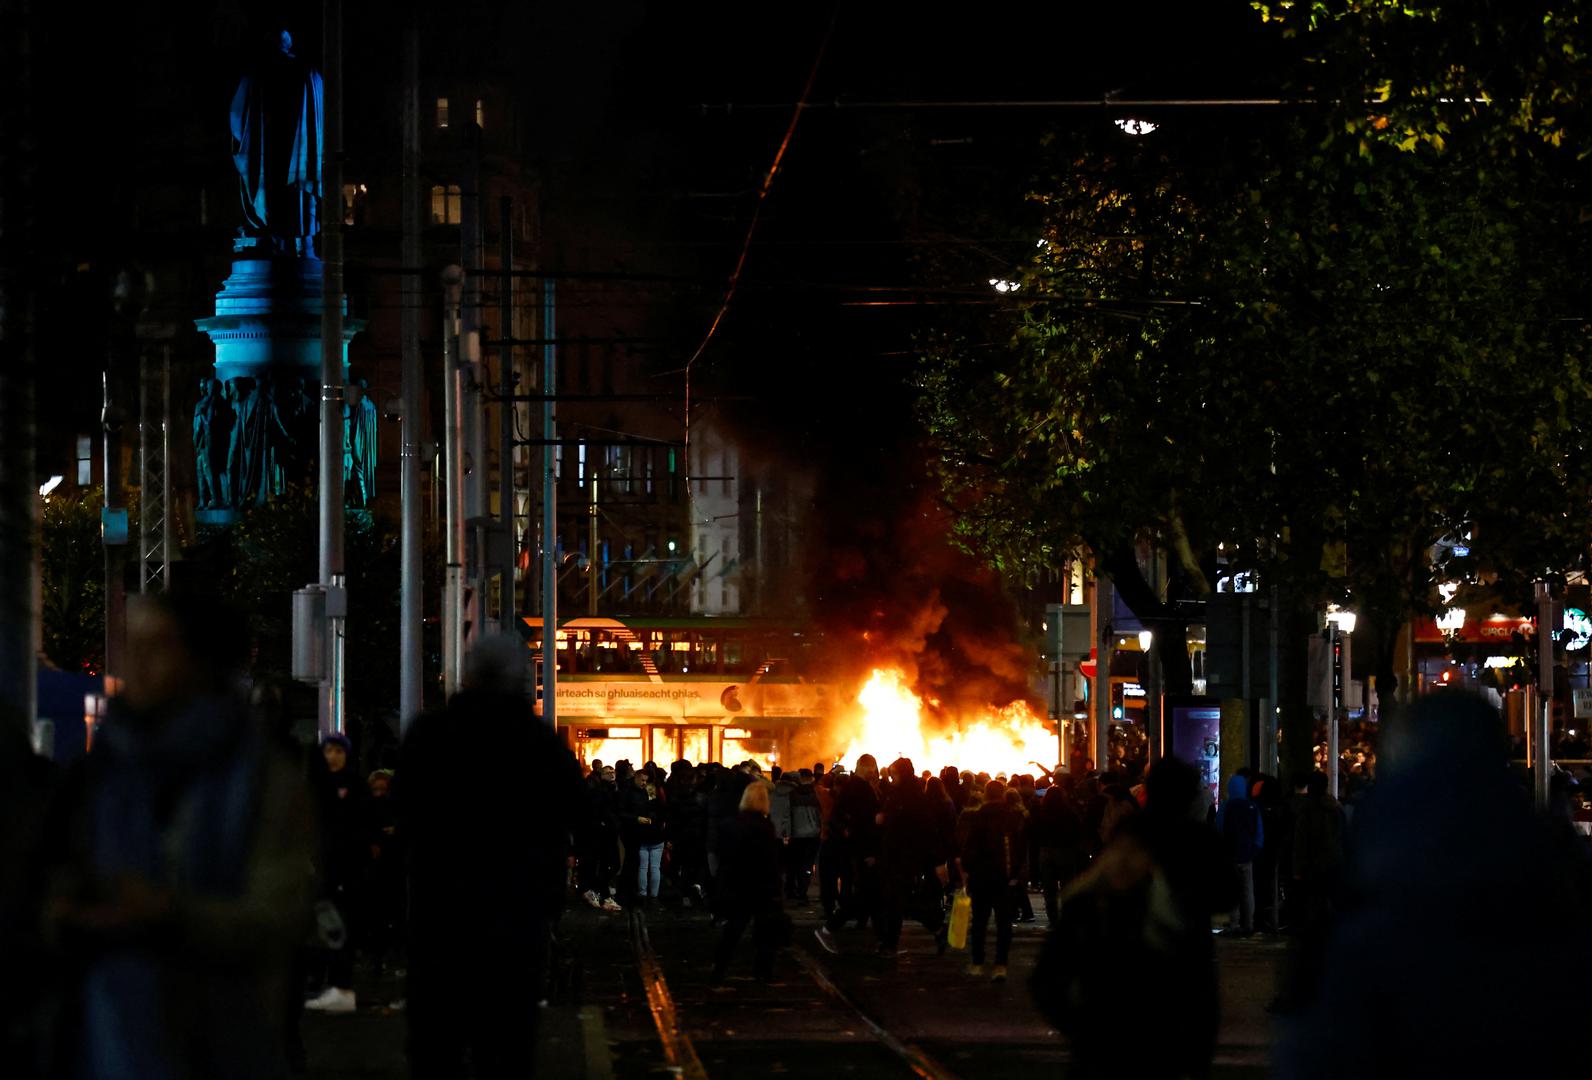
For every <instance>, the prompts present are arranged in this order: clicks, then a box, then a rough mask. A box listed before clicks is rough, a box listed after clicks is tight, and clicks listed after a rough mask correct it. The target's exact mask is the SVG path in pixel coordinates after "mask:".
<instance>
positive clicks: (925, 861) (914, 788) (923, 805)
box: [874, 758, 950, 956]
mask: <svg viewBox="0 0 1592 1080" xmlns="http://www.w3.org/2000/svg"><path fill="white" fill-rule="evenodd" d="M890 779H891V783H890V786H889V787H888V788H886V789H885V795H884V798H883V800H882V803H881V806H880V811H879V817H880V818H881V819H882V821H881V823H880V832H879V854H880V859H879V908H878V919H877V921H876V923H875V927H874V929H875V931H876V933H877V935H878V939H879V953H880V955H881V956H894V955H895V954H896V952H897V950H898V948H899V946H900V943H901V926H902V923H903V922H904V921H905V920H906V919H907V918H909V917H910V918H912V919H915V920H917V921H918V922H921V923H922V924H923V925H924V926H925V927H927V928H928V929H929V930H930V931H931V932H932V933H934V934H935V935H936V936H937V937H939V935H941V933H942V931H943V929H944V920H943V918H942V915H943V912H942V910H941V907H940V904H939V898H940V895H941V890H942V888H943V886H944V884H945V881H946V880H947V872H946V863H947V862H948V861H949V859H950V852H949V850H948V849H947V848H946V847H945V845H944V844H942V843H941V835H942V834H941V832H940V829H939V827H938V825H939V823H938V821H937V819H936V817H935V812H934V807H933V806H932V805H931V804H930V803H929V800H928V796H927V795H926V794H925V793H924V790H923V780H922V779H921V778H919V776H918V775H917V771H916V770H915V769H914V768H913V767H912V762H911V761H910V760H909V759H907V758H898V759H896V761H894V762H893V763H891V765H890Z"/></svg>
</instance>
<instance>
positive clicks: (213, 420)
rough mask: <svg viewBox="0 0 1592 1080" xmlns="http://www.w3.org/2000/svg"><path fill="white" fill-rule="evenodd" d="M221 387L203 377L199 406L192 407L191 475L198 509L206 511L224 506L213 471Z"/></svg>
mask: <svg viewBox="0 0 1592 1080" xmlns="http://www.w3.org/2000/svg"><path fill="white" fill-rule="evenodd" d="M220 391H221V384H220V383H218V382H217V381H216V380H215V379H212V378H210V377H209V376H206V377H205V378H203V379H200V380H199V403H198V404H197V405H195V406H194V407H193V450H194V475H195V477H196V478H197V480H198V486H199V499H198V502H199V509H201V510H209V509H212V508H214V507H217V506H223V505H225V503H226V495H225V493H224V492H223V491H222V488H221V480H220V477H219V475H218V474H217V470H216V457H217V454H216V448H217V443H218V442H219V441H220V440H218V439H217V438H216V436H217V435H218V431H217V428H222V427H224V425H223V424H222V423H221V412H222V410H224V409H225V408H226V402H225V400H223V398H222V396H221V393H220Z"/></svg>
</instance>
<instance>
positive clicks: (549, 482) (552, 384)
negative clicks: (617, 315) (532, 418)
mask: <svg viewBox="0 0 1592 1080" xmlns="http://www.w3.org/2000/svg"><path fill="white" fill-rule="evenodd" d="M554 310H555V297H554V292H553V279H552V278H544V279H543V280H542V336H543V338H544V339H545V341H544V344H543V345H542V396H543V401H542V722H543V723H545V724H546V725H547V726H548V727H550V728H552V729H553V730H554V731H557V730H558V564H557V562H556V561H555V552H557V550H558V458H557V456H556V455H555V453H554V449H555V447H554V445H553V443H554V440H556V439H557V438H558V418H557V415H556V414H555V413H554V411H553V395H554V394H556V393H558V347H557V346H556V345H554V344H553V330H554V319H553V315H554Z"/></svg>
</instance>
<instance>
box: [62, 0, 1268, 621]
mask: <svg viewBox="0 0 1592 1080" xmlns="http://www.w3.org/2000/svg"><path fill="white" fill-rule="evenodd" d="M344 7H345V37H346V41H347V54H346V59H345V77H346V80H347V95H348V97H347V101H348V107H347V125H348V128H349V138H350V145H351V147H352V146H354V145H355V144H356V143H357V142H358V141H359V138H360V131H361V130H362V128H363V127H364V126H367V125H373V126H374V127H372V128H370V130H371V131H373V132H374V131H375V130H377V129H380V128H382V127H383V126H395V125H396V116H395V115H393V114H394V110H393V109H392V107H391V98H390V97H389V96H388V95H389V94H390V87H391V85H392V83H391V80H393V79H394V78H395V77H396V73H397V70H398V64H399V46H400V40H401V39H400V36H399V34H400V28H401V22H402V20H401V18H399V17H397V15H396V14H395V11H394V5H391V4H387V3H377V2H374V0H363V2H361V0H349V2H347V3H345V5H344ZM40 14H41V21H42V23H43V25H42V27H41V32H40V37H39V43H38V52H39V55H40V56H41V58H42V63H41V65H40V67H41V70H43V71H50V72H52V73H54V78H53V79H52V80H51V81H53V83H54V87H53V90H52V94H51V96H50V98H49V100H48V101H47V102H44V103H41V104H42V107H43V109H44V110H45V115H46V119H47V121H48V122H45V123H42V124H41V173H42V174H43V175H44V177H45V179H46V181H47V182H46V183H44V184H42V185H41V191H42V192H43V194H44V197H43V199H42V201H41V215H42V218H43V219H44V220H47V221H49V222H50V223H51V227H52V228H53V229H54V230H56V231H55V233H54V235H52V237H51V242H52V244H54V245H55V246H56V247H57V250H58V257H57V259H56V260H55V263H54V271H55V272H56V273H57V274H59V275H61V276H62V278H63V280H65V281H66V282H67V283H68V285H69V288H68V289H67V290H66V291H67V293H68V294H70V295H72V296H75V297H76V298H77V301H81V302H82V305H81V306H85V307H88V308H93V309H95V310H97V311H99V312H100V313H101V314H100V315H98V316H95V317H93V318H89V319H73V320H71V330H70V331H69V332H68V339H67V340H66V341H65V343H64V345H63V347H64V348H65V349H66V351H68V352H69V353H70V354H72V356H71V361H70V362H69V363H67V364H65V365H60V366H56V367H49V366H47V368H46V370H47V371H48V372H49V373H50V374H49V377H47V379H46V381H45V386H44V387H43V391H44V392H43V393H42V394H41V398H43V399H45V400H49V401H54V402H57V403H66V404H64V405H59V406H58V407H61V408H69V407H70V402H71V401H73V400H76V401H77V403H78V405H80V406H82V407H81V408H80V409H79V410H78V411H80V412H83V413H85V416H80V417H76V418H73V419H71V420H70V421H68V423H70V424H72V425H76V426H78V427H79V428H81V425H82V423H83V422H84V420H85V419H86V418H87V416H86V414H87V413H89V412H91V411H92V409H93V406H94V403H95V402H94V398H95V396H96V395H81V394H74V393H73V389H74V387H78V388H80V387H81V386H82V385H83V380H84V379H86V378H90V377H92V375H91V373H92V372H94V371H96V370H97V368H98V367H99V364H100V356H101V353H100V349H101V346H99V345H98V344H97V342H98V340H100V339H101V338H102V335H103V326H102V325H100V323H99V322H97V320H100V319H103V312H104V310H105V309H104V308H103V306H101V305H99V304H95V303H88V301H91V300H93V299H94V298H95V297H96V295H97V294H98V293H100V292H101V291H102V290H106V289H108V286H109V282H110V281H111V280H112V279H113V275H114V270H115V267H116V266H117V265H118V263H119V261H125V260H126V259H127V258H128V257H129V255H130V253H132V252H135V251H137V250H138V248H139V245H141V244H148V243H149V242H150V238H149V236H148V235H145V234H144V233H143V232H141V229H142V227H143V226H144V225H146V224H149V223H151V218H150V209H149V207H150V206H151V205H153V204H152V203H151V195H150V192H151V191H158V189H159V188H160V187H161V185H171V184H172V183H174V182H175V181H176V180H179V179H181V178H184V177H190V178H191V177H202V178H207V182H208V183H210V184H211V185H212V187H213V188H214V189H215V190H219V191H225V190H227V188H228V186H229V180H228V178H229V175H230V168H231V166H230V161H229V160H228V158H227V156H226V127H225V109H226V103H227V100H228V98H229V96H230V90H231V87H232V86H233V85H234V83H235V80H236V78H237V75H238V72H239V71H240V69H241V68H242V66H243V63H244V59H243V57H244V54H245V50H246V46H247V44H248V43H249V42H251V41H259V40H261V38H262V37H263V36H264V35H265V32H266V30H267V29H269V27H270V26H271V25H273V24H276V23H286V24H288V25H290V26H292V27H293V28H294V29H295V37H296V39H297V40H298V42H299V46H300V50H301V51H302V52H304V53H306V54H308V55H311V56H316V55H318V53H319V48H320V44H319V5H318V4H313V3H296V4H277V3H271V4H266V3H244V2H238V0H217V2H213V3H188V4H172V3H168V4H164V5H161V4H155V5H141V6H138V8H137V10H133V9H132V7H131V6H129V7H128V8H125V9H119V10H115V11H111V12H108V13H106V14H104V15H103V16H101V21H99V22H98V23H96V24H94V26H93V27H92V29H91V30H89V31H88V32H85V28H84V26H83V25H82V22H81V20H80V19H79V18H78V17H77V15H76V14H74V13H73V12H72V11H70V10H69V9H68V8H65V7H61V6H48V5H46V6H45V7H44V8H43V9H42V10H41V13H40ZM422 18H423V20H424V31H423V38H422V39H423V42H424V46H423V50H424V51H423V55H422V69H423V77H430V76H435V75H436V74H438V73H439V71H442V70H448V71H449V72H450V73H451V76H452V77H453V78H455V79H458V78H466V79H467V78H472V77H479V78H480V79H481V80H482V81H483V82H495V83H500V84H503V85H506V86H508V87H509V89H510V93H511V95H512V98H513V100H514V104H515V107H516V108H517V109H518V110H519V112H520V123H521V125H522V131H523V134H524V140H525V141H524V147H525V157H526V160H527V163H528V164H529V165H530V166H531V167H532V168H534V170H535V171H536V173H537V174H538V175H539V177H540V178H541V180H542V199H543V206H542V219H543V222H544V226H545V228H546V229H547V235H546V246H545V248H544V252H545V261H544V265H545V266H548V267H550V268H553V269H556V270H562V271H565V272H580V271H626V272H629V273H634V274H650V275H659V276H661V277H664V278H667V279H669V281H670V282H671V283H672V284H671V285H670V286H669V288H668V289H667V290H666V297H667V302H666V303H664V304H661V305H655V306H654V307H652V308H650V309H649V311H650V314H649V315H648V319H649V320H650V325H648V326H646V327H644V328H643V329H644V332H646V333H647V334H649V335H651V336H652V337H654V338H655V339H656V340H657V342H658V344H657V345H656V346H655V347H654V348H653V350H652V351H651V354H650V356H649V358H648V361H647V362H648V363H650V364H651V365H652V368H653V370H654V372H662V373H667V372H678V370H679V368H680V367H681V366H682V365H683V363H684V361H685V358H686V357H687V356H689V355H690V354H691V353H692V352H693V351H694V350H695V349H696V348H697V347H698V345H699V344H700V343H701V341H702V339H703V335H704V333H705V332H706V329H707V327H708V325H709V324H710V322H711V321H712V318H713V314H714V312H715V311H716V310H717V308H718V305H719V303H720V301H721V300H722V298H723V296H724V289H725V285H726V282H727V280H728V277H729V274H730V271H731V269H732V267H733V266H734V265H735V261H736V257H737V254H738V253H739V251H740V249H741V245H742V243H743V242H744V240H745V237H746V235H747V230H748V227H749V224H750V222H751V219H752V215H753V212H754V209H755V208H756V204H757V195H756V193H757V190H758V187H759V184H760V182H761V180H762V177H763V175H764V172H765V171H766V170H767V169H768V167H769V165H770V163H771V161H772V160H773V156H774V153H775V150H776V148H777V147H778V146H779V144H780V140H781V136H782V134H783V133H784V131H785V129H786V126H787V125H788V123H789V121H790V115H791V108H790V106H791V104H792V103H793V102H794V101H795V100H796V99H797V97H798V96H799V94H800V91H801V88H802V86H803V84H804V83H805V82H806V80H807V78H808V75H809V72H810V71H811V70H812V68H813V65H814V61H815V58H816V57H817V55H818V52H819V49H820V44H821V43H823V42H825V41H826V38H827V45H825V47H824V55H823V60H822V63H821V65H820V66H819V68H818V72H817V76H816V80H815V83H814V90H813V94H812V99H811V100H812V101H813V102H814V104H815V107H814V108H811V109H809V110H807V111H806V112H805V113H804V115H803V116H802V118H801V120H800V122H799V125H798V127H797V128H796V131H795V134H794V137H793V138H792V140H791V143H790V145H789V147H788V149H787V152H786V155H785V159H784V163H783V167H782V169H781V171H780V173H779V174H778V175H777V176H776V178H775V180H774V183H773V185H772V188H771V190H770V193H769V195H768V198H767V199H766V202H765V204H764V205H763V208H762V213H761V218H760V221H759V224H758V227H757V231H756V234H755V240H754V242H753V244H752V246H751V249H750V253H749V257H748V260H747V263H746V268H745V271H744V274H743V277H742V280H741V283H740V286H739V290H738V292H737V294H736V297H735V301H734V303H733V304H732V305H731V306H730V309H729V313H728V316H727V318H726V319H725V320H724V322H723V324H722V325H721V327H720V328H719V331H718V332H717V334H716V335H715V336H714V338H713V340H712V341H711V342H710V343H709V344H708V346H707V347H706V349H705V350H704V351H703V353H702V357H701V360H700V361H699V362H698V364H697V365H696V366H695V369H694V373H693V377H694V380H695V383H696V389H695V390H694V392H695V393H696V394H698V395H700V396H703V397H706V396H710V395H714V394H717V395H723V396H727V397H733V398H735V399H738V400H737V402H736V404H735V405H734V407H733V408H732V409H731V410H730V411H729V415H730V417H731V420H732V423H733V424H734V425H735V426H736V428H737V429H738V433H739V435H740V436H741V437H742V438H743V439H744V440H745V441H746V443H747V445H748V447H749V448H750V449H751V450H752V451H753V452H754V453H756V454H757V455H759V456H761V457H764V458H765V459H772V460H775V461H780V462H788V463H789V464H791V465H793V466H796V467H799V468H802V469H805V470H810V471H811V473H812V474H813V475H814V476H815V477H816V479H817V483H816V484H815V488H816V492H817V495H816V498H817V510H818V513H817V514H815V515H814V521H815V522H817V523H819V531H820V535H812V536H809V537H808V538H807V550H808V552H809V555H810V558H811V562H812V566H811V567H810V569H811V571H812V577H813V591H812V594H811V595H812V596H813V597H814V598H815V599H817V600H818V601H819V602H820V603H822V604H824V605H825V606H826V611H827V612H829V613H831V614H834V615H836V617H839V618H842V619H843V620H845V621H849V622H851V623H853V624H857V625H861V624H866V623H867V622H868V621H869V620H870V619H873V618H876V617H877V613H878V612H879V611H883V610H887V609H889V610H894V609H895V607H896V606H897V605H893V604H892V603H890V602H889V598H888V596H887V594H888V592H889V589H887V588H883V586H882V582H883V581H884V580H885V579H887V578H888V579H892V580H895V581H897V583H899V582H900V581H901V580H902V575H901V571H902V569H903V568H904V567H907V566H912V567H915V568H917V569H918V570H919V571H921V573H922V575H923V577H922V579H921V580H919V579H912V578H907V579H905V581H906V584H907V586H908V587H909V588H911V589H914V590H918V591H922V589H924V588H929V589H935V588H939V587H940V586H941V585H942V584H943V585H944V586H945V588H946V589H947V590H948V591H949V592H950V593H957V594H965V595H966V596H967V597H969V598H970V599H969V600H967V601H966V602H962V603H960V604H959V607H960V608H961V609H962V614H961V615H959V616H958V617H957V618H956V619H955V620H954V621H955V622H957V623H958V624H959V625H961V626H964V627H969V628H972V629H975V630H977V631H978V632H979V633H981V634H984V635H985V636H989V635H994V636H1003V634H1004V633H1005V631H1003V630H1001V629H1000V627H999V626H998V625H996V624H1003V623H1006V624H1009V623H1011V622H1012V621H1013V613H1012V610H1011V609H1010V607H1009V606H1006V605H1004V604H996V605H994V607H993V608H991V609H990V610H988V611H980V610H978V603H977V602H976V598H977V597H979V596H992V595H994V593H995V590H993V589H992V588H991V587H990V586H991V584H992V583H991V582H990V581H989V580H988V579H987V577H986V576H985V575H983V574H982V573H981V572H980V571H978V570H977V569H976V568H974V567H973V566H972V565H971V564H970V563H969V562H968V561H967V560H965V559H962V558H960V557H958V556H956V555H954V554H953V553H951V552H949V551H948V550H946V549H945V547H944V543H943V539H942V537H943V528H944V523H943V521H942V520H940V519H939V517H938V516H937V512H936V510H935V507H934V499H933V493H932V492H931V491H930V490H929V489H928V488H927V487H926V485H925V484H924V482H923V481H924V470H923V463H924V460H925V454H924V451H923V449H922V447H921V445H920V443H919V437H918V432H917V429H916V426H915V420H914V418H913V415H912V410H911V397H910V386H909V383H910V377H911V373H912V367H913V357H914V339H915V336H916V335H917V334H918V333H920V332H922V331H923V330H925V329H927V328H930V327H933V326H934V325H936V321H937V320H939V319H942V318H944V317H945V315H946V313H947V312H948V311H952V310H954V307H951V306H947V305H946V304H945V303H944V301H945V300H946V299H947V298H948V297H949V298H952V299H960V300H968V299H972V300H975V301H976V302H978V303H981V304H982V303H989V302H992V301H993V300H994V297H993V296H992V295H991V294H990V290H989V289H988V286H987V280H988V279H989V278H991V277H997V276H1005V274H1006V272H1007V271H1011V270H1015V269H1016V268H1017V267H1018V266H1019V265H1020V264H1021V261H1022V260H1023V259H1025V258H1027V256H1028V254H1029V252H1030V251H1031V249H1032V237H1033V235H1034V225H1033V216H1032V215H1033V211H1032V208H1031V206H1029V205H1025V203H1024V201H1023V195H1024V194H1025V192H1027V191H1030V190H1033V187H1034V185H1035V183H1036V181H1037V179H1038V178H1039V177H1040V176H1042V175H1043V173H1044V171H1045V169H1046V168H1047V167H1048V163H1047V161H1046V158H1045V156H1044V152H1043V150H1042V149H1041V142H1042V140H1043V137H1044V136H1045V135H1046V134H1047V133H1049V132H1053V131H1056V130H1065V129H1069V128H1071V129H1077V128H1080V127H1087V126H1089V125H1095V126H1099V125H1105V124H1108V123H1109V121H1110V114H1108V113H1107V112H1105V111H1104V110H1096V109H1081V110H1080V109H1072V110H1056V109H1045V108H1014V107H964V108H900V107H888V106H885V105H870V106H867V107H849V108H835V107H832V106H833V105H834V104H835V103H841V104H846V105H855V104H856V103H893V102H904V101H921V100H928V101H969V102H1001V101H1014V100H1050V99H1086V100H1098V99H1100V98H1102V97H1103V96H1104V95H1106V94H1108V93H1115V94H1119V95H1120V96H1122V97H1124V98H1136V97H1137V98H1144V97H1209V96H1245V95H1257V94H1258V95H1270V94H1272V93H1274V92H1275V89H1276V80H1275V77H1274V72H1275V71H1276V70H1277V69H1278V68H1279V67H1280V60H1281V57H1280V53H1279V50H1278V48H1277V47H1276V45H1275V43H1272V42H1270V41H1269V40H1268V38H1267V36H1266V35H1265V34H1264V33H1263V32H1262V29H1261V27H1260V26H1259V24H1258V20H1257V19H1256V17H1255V16H1254V14H1253V12H1252V11H1251V10H1250V7H1249V4H1248V3H1247V2H1242V0H1226V2H1223V3H1220V4H1172V3H1167V4H1149V3H1118V4H1112V5H1094V4H1070V3H1064V4H1050V5H1029V4H1020V5H1006V6H999V5H985V6H979V7H966V8H949V9H945V8H932V7H930V8H925V7H923V6H921V5H904V4H897V5H890V4H843V5H840V7H839V11H838V14H836V13H835V9H832V8H830V7H827V6H823V5H806V6H801V5H798V6H797V7H795V8H788V9H771V8H766V7H759V6H755V5H745V4H732V3H707V4H690V5H677V4H669V5H665V4H656V3H655V4H643V3H635V2H630V3H612V4H602V5H579V4H537V5H531V4H519V3H507V2H495V3H494V2H482V0H466V2H462V3H451V4H447V5H438V6H434V7H433V6H427V7H424V8H423V9H422ZM356 164H357V163H356ZM371 164H372V165H379V164H380V163H379V162H373V163H371ZM351 167H352V166H351ZM394 171H396V170H394ZM222 201H223V202H225V200H224V199H223V200H222ZM235 213H236V207H235V206H226V205H224V206H222V207H219V208H215V209H214V210H212V216H213V218H214V223H213V227H212V231H213V232H215V234H216V235H215V237H214V242H213V243H212V245H211V246H214V247H216V249H217V250H215V251H213V252H207V253H206V254H205V255H204V256H203V257H202V260H203V259H208V260H209V261H210V262H211V263H216V264H217V265H222V261H224V259H225V257H226V255H225V236H226V235H227V232H228V230H229V228H230V225H231V224H233V223H234V222H233V219H232V217H231V216H229V215H234V214H235ZM206 243H210V241H206ZM202 260H201V261H199V262H197V263H196V266H197V267H198V268H199V269H198V271H196V272H199V273H200V274H201V276H202V275H203V274H212V273H214V272H215V267H211V266H209V265H208V264H207V263H205V262H204V261H202ZM85 267H87V268H88V269H86V270H85V269H84V268H85ZM223 272H224V271H223ZM212 287H213V286H212ZM68 306H70V305H68ZM962 310H964V311H965V310H966V308H965V307H963V308H962ZM172 314H174V315H176V316H178V317H183V318H191V317H192V313H191V312H186V311H177V312H173V313H172ZM63 321H64V320H63ZM656 378H657V385H658V386H659V387H660V389H662V390H664V391H665V392H671V393H672V392H674V391H675V390H677V389H679V380H678V377H677V375H676V376H673V377H671V376H669V375H667V374H661V375H657V376H656ZM909 534H910V535H909ZM917 615H918V613H916V612H910V611H903V612H902V613H901V616H900V617H901V618H903V619H907V620H909V621H910V620H911V619H914V618H916V617H917ZM986 624H987V625H986Z"/></svg>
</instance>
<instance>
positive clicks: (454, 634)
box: [442, 266, 464, 698]
mask: <svg viewBox="0 0 1592 1080" xmlns="http://www.w3.org/2000/svg"><path fill="white" fill-rule="evenodd" d="M463 283H464V271H463V270H461V269H460V268H459V267H457V266H450V267H448V268H447V269H446V270H444V271H443V272H442V287H443V293H444V299H443V304H442V401H443V405H442V408H443V412H444V414H445V415H446V416H447V438H446V439H445V440H444V442H443V457H444V459H445V461H446V464H445V466H444V472H445V474H446V476H447V491H446V499H445V503H444V512H443V517H444V522H445V524H444V526H443V535H444V537H446V541H445V548H446V552H445V558H446V560H447V580H446V581H445V582H444V583H443V586H442V689H443V693H444V694H446V695H447V696H448V697H450V698H451V697H452V696H453V695H454V694H456V693H458V691H459V677H460V675H461V674H463V671H464V402H463V401H462V400H461V397H462V390H463V387H462V385H461V372H460V368H461V366H462V365H461V364H460V363H459V295H460V286H461V285H462V284H463Z"/></svg>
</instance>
